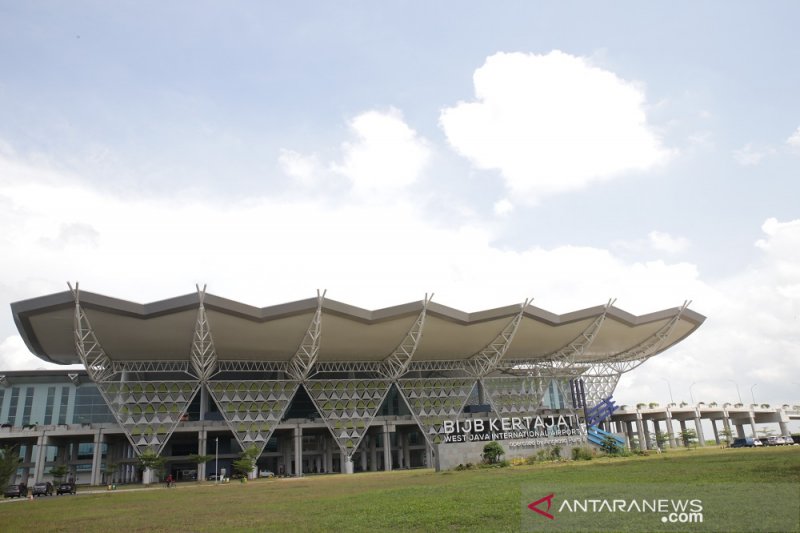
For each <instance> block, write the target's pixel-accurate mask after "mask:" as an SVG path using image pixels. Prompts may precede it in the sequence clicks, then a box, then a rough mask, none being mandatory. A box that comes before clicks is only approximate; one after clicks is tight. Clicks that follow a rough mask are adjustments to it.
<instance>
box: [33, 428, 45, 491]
mask: <svg viewBox="0 0 800 533" xmlns="http://www.w3.org/2000/svg"><path fill="white" fill-rule="evenodd" d="M47 442H48V438H47V435H45V434H44V433H42V434H41V435H39V438H37V439H36V465H35V466H34V469H33V482H34V483H39V482H40V481H41V480H42V477H43V476H44V463H45V461H46V460H47Z"/></svg>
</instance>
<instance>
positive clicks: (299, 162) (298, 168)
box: [278, 149, 321, 187]
mask: <svg viewBox="0 0 800 533" xmlns="http://www.w3.org/2000/svg"><path fill="white" fill-rule="evenodd" d="M278 165H279V166H280V168H281V170H283V172H284V173H285V174H286V175H287V176H289V177H291V178H293V179H294V180H295V181H297V183H298V184H300V185H302V186H304V187H310V186H313V185H315V184H316V183H317V180H318V179H319V176H320V171H321V168H320V164H319V161H317V156H315V155H310V156H307V155H303V154H300V153H298V152H295V151H293V150H287V149H281V153H280V155H279V156H278Z"/></svg>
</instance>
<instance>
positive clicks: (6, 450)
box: [0, 446, 22, 487]
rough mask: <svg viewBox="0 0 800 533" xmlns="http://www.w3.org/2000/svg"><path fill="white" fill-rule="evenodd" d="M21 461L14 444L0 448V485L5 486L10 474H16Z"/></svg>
mask: <svg viewBox="0 0 800 533" xmlns="http://www.w3.org/2000/svg"><path fill="white" fill-rule="evenodd" d="M21 462H22V459H20V458H19V450H17V447H16V446H4V447H3V448H0V486H2V487H5V486H6V483H8V480H9V479H11V476H13V475H16V473H17V468H19V464H20V463H21Z"/></svg>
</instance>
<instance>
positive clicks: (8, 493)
mask: <svg viewBox="0 0 800 533" xmlns="http://www.w3.org/2000/svg"><path fill="white" fill-rule="evenodd" d="M27 495H28V487H27V485H25V483H17V484H15V485H9V486H7V487H6V490H5V491H4V492H3V497H4V498H24V497H25V496H27Z"/></svg>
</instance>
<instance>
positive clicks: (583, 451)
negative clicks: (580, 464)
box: [572, 446, 592, 461]
mask: <svg viewBox="0 0 800 533" xmlns="http://www.w3.org/2000/svg"><path fill="white" fill-rule="evenodd" d="M572 460H573V461H591V460H592V451H591V450H590V449H589V448H587V447H586V446H580V447H575V448H572Z"/></svg>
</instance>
